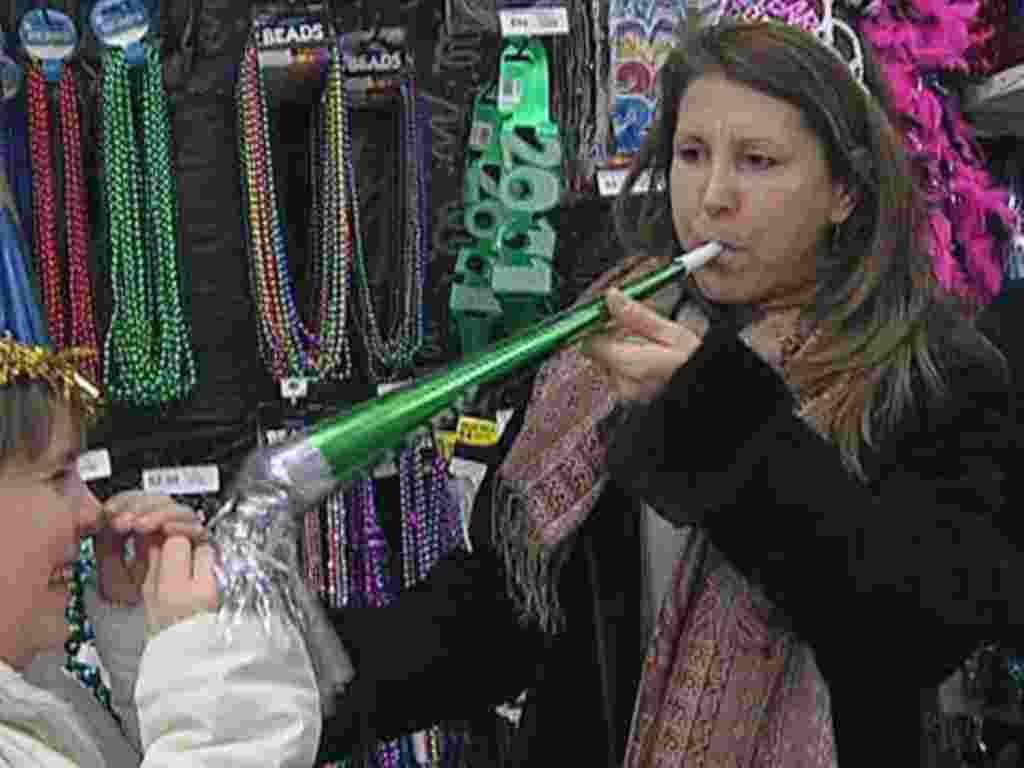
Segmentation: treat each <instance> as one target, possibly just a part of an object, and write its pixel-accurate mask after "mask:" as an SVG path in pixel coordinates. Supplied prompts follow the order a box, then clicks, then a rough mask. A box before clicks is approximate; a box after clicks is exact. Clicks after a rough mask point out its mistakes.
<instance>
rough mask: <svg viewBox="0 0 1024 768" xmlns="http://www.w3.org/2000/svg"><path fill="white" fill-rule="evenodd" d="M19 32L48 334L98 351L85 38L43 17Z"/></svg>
mask: <svg viewBox="0 0 1024 768" xmlns="http://www.w3.org/2000/svg"><path fill="white" fill-rule="evenodd" d="M19 32H20V37H21V42H22V47H23V48H24V49H25V53H26V54H27V56H28V58H29V64H28V67H27V72H26V75H25V79H26V90H27V98H28V118H29V119H28V123H29V144H30V151H31V166H32V198H33V206H32V244H33V251H34V254H35V262H36V272H37V274H38V276H39V285H40V289H41V298H42V302H43V309H44V312H45V315H46V325H47V331H48V335H49V338H50V341H51V342H52V343H53V345H54V347H55V348H56V349H57V350H61V349H65V348H67V347H70V346H84V347H88V348H90V349H94V350H96V349H98V347H99V342H98V338H97V331H96V321H95V319H94V310H93V296H92V284H91V280H90V268H89V241H90V235H91V232H90V228H89V206H88V201H87V198H86V182H85V171H84V168H83V164H82V129H81V109H80V106H79V92H78V91H79V86H78V78H77V76H76V74H75V70H74V69H73V67H72V66H71V64H70V61H69V59H70V57H71V56H72V54H73V53H74V50H75V48H76V47H77V45H78V33H77V30H76V29H75V25H74V23H73V22H72V21H71V19H70V18H69V17H68V16H67V15H65V14H63V13H60V12H59V11H52V10H42V9H39V10H35V11H30V12H29V13H26V14H25V16H24V17H22V21H21V24H20V26H19ZM55 148H56V149H55ZM61 181H63V188H62V189H61V188H60V186H61ZM99 371H100V364H99V360H98V358H93V359H92V360H90V361H89V363H88V364H87V368H86V372H87V373H88V374H89V375H90V377H91V378H92V379H93V380H98V379H99Z"/></svg>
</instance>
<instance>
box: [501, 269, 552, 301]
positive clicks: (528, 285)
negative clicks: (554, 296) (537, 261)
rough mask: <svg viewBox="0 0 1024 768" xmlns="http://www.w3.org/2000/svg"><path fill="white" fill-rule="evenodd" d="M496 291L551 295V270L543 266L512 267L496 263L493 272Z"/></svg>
mask: <svg viewBox="0 0 1024 768" xmlns="http://www.w3.org/2000/svg"><path fill="white" fill-rule="evenodd" d="M491 285H492V287H493V288H494V292H495V293H499V294H501V293H530V294H537V295H540V296H549V295H551V270H550V269H547V268H543V267H510V266H507V265H504V264H495V265H494V271H493V272H492V273H491Z"/></svg>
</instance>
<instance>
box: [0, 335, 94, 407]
mask: <svg viewBox="0 0 1024 768" xmlns="http://www.w3.org/2000/svg"><path fill="white" fill-rule="evenodd" d="M95 354H96V353H95V352H94V351H93V350H91V349H86V348H84V347H72V348H68V349H65V350H62V351H60V352H54V351H53V350H52V349H50V348H49V347H44V346H41V345H38V344H25V343H23V342H20V341H17V340H16V339H15V338H14V337H13V336H12V335H11V334H10V333H9V332H8V333H4V334H2V335H0V386H2V387H6V386H8V385H9V384H12V383H14V382H15V381H17V380H19V379H27V380H29V381H42V382H45V383H46V384H48V385H49V387H50V389H51V390H52V391H53V394H54V395H55V396H57V397H59V398H61V399H62V400H64V401H66V402H69V403H74V404H76V405H78V406H80V407H81V408H82V410H83V411H84V412H85V413H86V414H87V415H88V416H90V417H93V416H95V415H96V409H97V406H99V405H100V404H101V400H100V392H99V389H97V388H96V386H95V385H94V384H93V383H92V382H91V381H89V380H88V379H87V378H86V377H85V376H84V375H82V373H81V371H80V370H79V365H80V364H81V362H82V361H83V360H86V359H88V358H90V357H94V356H95Z"/></svg>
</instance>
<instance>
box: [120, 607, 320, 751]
mask: <svg viewBox="0 0 1024 768" xmlns="http://www.w3.org/2000/svg"><path fill="white" fill-rule="evenodd" d="M272 629H273V631H272V632H271V633H270V634H269V635H268V634H267V633H266V631H265V629H264V627H263V625H262V624H261V623H260V622H259V621H258V620H256V619H247V620H246V621H244V622H243V623H240V624H238V625H233V626H231V633H230V639H226V638H225V637H224V634H223V630H222V628H221V627H220V626H219V625H218V623H217V620H216V617H215V616H214V615H213V614H209V613H207V614H201V615H199V616H196V617H193V618H191V619H189V620H187V621H184V622H182V623H180V624H176V625H174V626H172V627H170V628H168V629H166V630H164V631H163V632H161V633H160V634H159V635H157V636H156V637H154V638H153V639H152V640H151V641H150V642H149V644H148V645H147V647H146V650H145V653H144V654H143V656H142V665H141V669H140V671H139V680H138V683H137V685H136V689H135V701H136V705H137V706H138V711H139V721H140V731H141V736H142V745H143V748H144V753H145V756H144V758H143V762H142V766H143V768H165V767H172V766H173V767H178V766H181V767H184V766H188V768H209V767H212V766H217V767H218V768H220V767H223V768H228V767H230V768H247V767H248V766H260V768H263V767H264V766H274V767H277V768H285V767H288V768H292V767H293V766H294V768H310V766H312V765H313V763H314V761H315V759H316V753H317V748H318V746H319V740H320V730H321V725H322V724H321V718H322V714H321V709H320V696H319V692H318V690H317V685H316V678H315V676H314V674H313V667H312V663H311V661H310V658H309V654H308V653H307V652H306V647H305V642H304V641H303V639H302V637H301V635H299V633H298V631H297V630H296V629H295V628H294V627H292V626H291V625H288V626H287V627H286V626H285V625H284V623H283V622H281V621H280V620H279V619H275V620H274V626H273V627H272Z"/></svg>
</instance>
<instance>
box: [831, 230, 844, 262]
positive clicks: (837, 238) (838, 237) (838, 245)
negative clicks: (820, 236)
mask: <svg viewBox="0 0 1024 768" xmlns="http://www.w3.org/2000/svg"><path fill="white" fill-rule="evenodd" d="M842 241H843V231H842V227H840V226H839V225H838V224H834V225H833V226H832V255H833V256H838V255H839V252H840V250H841V249H842V247H843V242H842Z"/></svg>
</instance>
